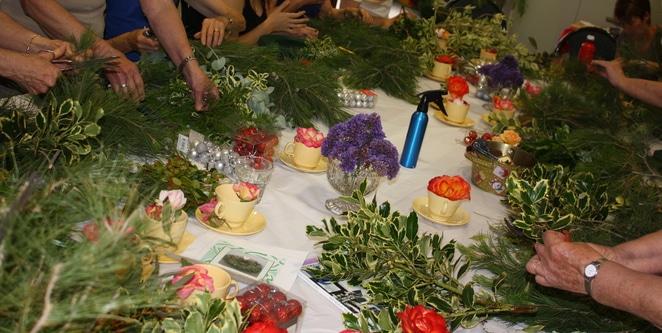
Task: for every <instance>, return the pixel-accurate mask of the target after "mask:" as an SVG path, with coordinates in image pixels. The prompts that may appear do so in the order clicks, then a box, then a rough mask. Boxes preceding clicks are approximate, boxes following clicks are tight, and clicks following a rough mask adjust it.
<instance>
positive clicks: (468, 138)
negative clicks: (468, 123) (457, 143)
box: [464, 136, 474, 146]
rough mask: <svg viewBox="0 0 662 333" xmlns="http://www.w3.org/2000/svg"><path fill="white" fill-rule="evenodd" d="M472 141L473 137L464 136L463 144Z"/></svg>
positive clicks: (469, 143) (468, 143) (468, 144)
mask: <svg viewBox="0 0 662 333" xmlns="http://www.w3.org/2000/svg"><path fill="white" fill-rule="evenodd" d="M473 142H474V139H472V138H471V137H468V136H465V137H464V144H465V145H467V146H470V145H471V144H472V143H473Z"/></svg>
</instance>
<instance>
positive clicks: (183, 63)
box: [179, 55, 197, 72]
mask: <svg viewBox="0 0 662 333" xmlns="http://www.w3.org/2000/svg"><path fill="white" fill-rule="evenodd" d="M191 60H197V59H195V56H194V55H190V56H188V57H186V58H184V60H182V62H181V63H180V64H179V71H180V72H183V71H184V66H186V64H187V63H189V61H191Z"/></svg>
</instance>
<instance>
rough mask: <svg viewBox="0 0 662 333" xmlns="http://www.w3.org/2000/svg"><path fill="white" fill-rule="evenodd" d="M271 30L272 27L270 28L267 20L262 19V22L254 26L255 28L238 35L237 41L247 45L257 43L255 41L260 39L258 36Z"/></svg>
mask: <svg viewBox="0 0 662 333" xmlns="http://www.w3.org/2000/svg"><path fill="white" fill-rule="evenodd" d="M273 32H274V31H273V29H271V26H270V25H269V23H268V21H264V22H262V24H260V25H258V26H257V27H255V29H253V30H251V31H249V32H247V33H245V34H243V35H241V36H239V41H240V42H242V43H244V44H248V45H257V42H258V40H259V39H260V37H262V36H264V35H269V34H271V33H273Z"/></svg>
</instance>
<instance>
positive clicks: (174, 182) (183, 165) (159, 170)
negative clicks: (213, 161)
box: [141, 152, 225, 213]
mask: <svg viewBox="0 0 662 333" xmlns="http://www.w3.org/2000/svg"><path fill="white" fill-rule="evenodd" d="M141 174H142V176H143V183H142V188H143V191H142V193H150V192H149V190H150V189H155V190H157V191H160V190H175V189H178V190H182V192H184V196H185V197H186V205H185V206H184V208H183V209H184V210H185V211H187V212H189V213H193V211H195V209H196V208H197V207H199V206H200V205H202V204H204V203H207V202H209V200H210V199H211V198H212V197H214V188H215V186H216V185H218V184H219V183H220V181H221V179H223V178H224V177H225V176H224V175H222V174H220V173H218V171H216V169H212V170H203V169H199V168H198V167H197V166H195V165H193V164H192V163H191V161H189V160H188V159H187V158H186V157H183V156H181V155H179V154H177V153H174V152H173V153H172V155H171V156H170V157H169V158H168V159H167V160H165V161H160V160H159V161H155V162H154V163H152V164H145V165H143V167H142V169H141ZM157 194H158V192H157Z"/></svg>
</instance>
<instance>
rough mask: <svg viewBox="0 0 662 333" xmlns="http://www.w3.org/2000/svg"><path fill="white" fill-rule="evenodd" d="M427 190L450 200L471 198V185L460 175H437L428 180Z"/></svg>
mask: <svg viewBox="0 0 662 333" xmlns="http://www.w3.org/2000/svg"><path fill="white" fill-rule="evenodd" d="M428 191H430V192H432V193H434V194H436V195H438V196H440V197H444V198H447V199H448V200H451V201H457V200H465V199H466V200H469V199H471V185H469V183H468V182H467V181H466V180H464V178H462V177H460V176H448V175H443V176H437V177H434V178H432V179H430V181H429V182H428Z"/></svg>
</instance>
